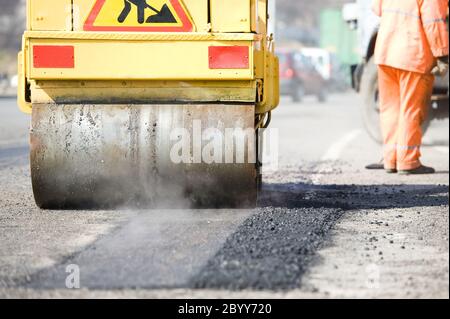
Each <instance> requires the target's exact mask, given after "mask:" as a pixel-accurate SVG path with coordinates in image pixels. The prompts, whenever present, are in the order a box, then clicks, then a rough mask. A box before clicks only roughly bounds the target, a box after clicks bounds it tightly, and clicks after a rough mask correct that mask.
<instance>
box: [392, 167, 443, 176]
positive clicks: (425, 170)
mask: <svg viewBox="0 0 450 319" xmlns="http://www.w3.org/2000/svg"><path fill="white" fill-rule="evenodd" d="M398 173H399V174H400V175H431V174H434V173H436V170H435V169H434V168H432V167H426V166H420V167H418V168H416V169H412V170H401V171H399V172H398Z"/></svg>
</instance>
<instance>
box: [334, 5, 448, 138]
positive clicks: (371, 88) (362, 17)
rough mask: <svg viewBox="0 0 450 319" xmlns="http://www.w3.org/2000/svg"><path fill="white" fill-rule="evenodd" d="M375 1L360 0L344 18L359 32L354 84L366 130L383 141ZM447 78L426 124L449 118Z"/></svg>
mask: <svg viewBox="0 0 450 319" xmlns="http://www.w3.org/2000/svg"><path fill="white" fill-rule="evenodd" d="M371 7H372V0H357V1H356V2H352V3H348V4H345V5H344V6H343V10H342V15H343V18H344V20H345V21H346V22H347V23H348V24H349V26H350V27H351V28H353V29H355V30H357V33H358V37H359V41H358V42H359V47H358V51H359V54H360V56H361V61H360V63H359V64H357V65H353V66H352V68H351V72H352V85H353V88H354V89H355V90H356V91H357V92H359V93H360V94H361V95H362V97H363V98H364V101H365V103H364V106H363V108H362V115H363V119H364V124H365V127H366V129H367V131H368V133H369V134H370V136H371V137H373V138H374V139H375V140H376V141H378V142H381V131H380V125H379V106H378V73H377V67H376V65H375V64H374V59H373V55H374V51H375V43H376V40H377V35H378V27H379V18H378V17H377V16H376V15H375V14H374V13H373V12H372V8H371ZM448 80H449V78H448V75H447V76H446V77H440V78H437V79H436V83H435V88H434V95H433V103H432V104H431V105H430V106H431V111H430V116H429V119H428V121H427V123H425V125H424V129H426V128H427V127H428V126H429V123H430V121H431V120H433V119H438V118H448V109H449V107H448Z"/></svg>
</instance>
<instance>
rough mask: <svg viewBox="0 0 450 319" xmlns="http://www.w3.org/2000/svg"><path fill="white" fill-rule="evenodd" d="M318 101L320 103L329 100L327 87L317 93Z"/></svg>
mask: <svg viewBox="0 0 450 319" xmlns="http://www.w3.org/2000/svg"><path fill="white" fill-rule="evenodd" d="M317 101H319V103H325V102H326V101H327V92H326V89H325V88H322V89H320V92H319V93H317Z"/></svg>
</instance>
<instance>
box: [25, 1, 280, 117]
mask: <svg viewBox="0 0 450 319" xmlns="http://www.w3.org/2000/svg"><path fill="white" fill-rule="evenodd" d="M101 1H106V3H108V2H110V1H112V2H117V3H123V0H100V2H101ZM149 1H150V2H151V0H149ZM97 2H98V1H97V0H84V1H81V0H74V1H70V0H28V7H27V8H28V9H27V10H28V23H27V31H26V32H25V33H24V36H23V47H22V52H21V53H20V54H19V76H20V81H19V82H20V85H19V88H18V90H19V92H18V93H19V94H18V97H19V106H20V108H21V110H22V111H24V112H27V113H31V108H32V103H43V102H46V100H47V102H58V101H64V100H65V98H69V99H70V97H71V96H84V97H86V98H89V100H91V101H97V99H99V100H98V102H102V101H101V99H102V98H103V97H104V96H108V97H109V99H108V102H111V101H114V99H115V98H118V99H119V100H120V101H124V99H125V98H130V100H129V101H130V102H132V100H133V98H132V97H133V96H136V98H137V100H139V101H141V100H145V99H146V100H150V101H165V100H166V101H169V102H170V101H178V100H187V101H194V102H213V101H229V102H232V101H236V102H254V103H255V104H256V106H257V107H256V112H257V113H258V114H264V113H267V112H269V111H271V110H272V109H273V108H275V107H276V106H277V105H278V98H279V92H278V61H277V59H276V57H275V56H274V54H273V41H272V39H271V38H270V37H269V36H268V35H267V33H266V29H267V28H266V25H267V0H264V1H261V0H229V1H221V0H209V1H208V0H184V1H180V2H182V4H183V8H185V11H186V13H187V14H188V15H189V19H190V21H191V22H192V29H191V30H190V31H189V32H158V30H156V31H152V32H147V31H129V30H126V29H125V30H124V31H86V30H83V28H84V27H85V20H86V19H87V18H88V17H89V15H90V13H91V12H92V10H93V7H94V6H95V5H96V3H97ZM167 2H168V3H170V0H167ZM43 46H48V47H58V46H66V47H72V48H73V63H74V66H73V67H70V68H67V67H64V68H59V67H48V68H46V67H42V66H40V67H36V65H35V62H36V61H35V59H36V56H35V50H36V49H35V48H36V47H43ZM220 46H239V47H247V48H248V57H247V58H248V66H247V67H245V68H239V69H232V68H223V69H220V68H211V67H210V65H209V62H210V61H209V58H210V57H209V55H208V50H209V48H211V47H220ZM129 88H131V90H132V91H133V90H134V91H139V92H134V93H136V95H132V96H130V95H131V94H129V93H130V91H129V90H128V89H129ZM155 89H156V90H155ZM108 91H109V92H108ZM180 91H184V92H182V93H180ZM234 92H235V93H234ZM116 94H117V96H116ZM124 94H125V95H124ZM171 95H172V96H171ZM180 96H181V99H180ZM71 100H73V98H72V99H71Z"/></svg>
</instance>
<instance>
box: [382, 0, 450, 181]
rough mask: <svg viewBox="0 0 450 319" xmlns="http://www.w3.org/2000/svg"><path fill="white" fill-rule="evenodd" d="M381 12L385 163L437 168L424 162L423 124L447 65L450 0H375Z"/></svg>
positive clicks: (413, 169) (395, 167) (401, 169)
mask: <svg viewBox="0 0 450 319" xmlns="http://www.w3.org/2000/svg"><path fill="white" fill-rule="evenodd" d="M373 11H374V12H375V14H376V15H378V16H380V17H381V22H380V30H379V33H378V38H377V43H376V48H375V63H376V64H377V65H378V76H379V89H380V114H381V128H382V133H383V140H384V168H385V170H386V172H388V173H397V172H398V173H400V174H403V175H410V174H432V173H434V172H435V170H434V169H433V168H431V167H426V166H424V165H422V163H421V162H420V157H421V153H420V147H421V144H422V128H421V125H422V124H423V122H424V121H425V119H426V116H427V110H428V106H429V103H430V99H431V95H432V90H433V84H434V75H445V73H446V72H447V71H448V42H449V39H448V30H447V25H446V18H447V15H448V1H447V0H401V1H399V0H374V2H373Z"/></svg>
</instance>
